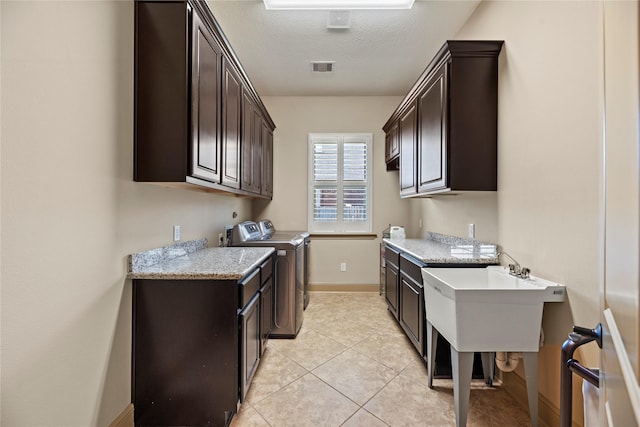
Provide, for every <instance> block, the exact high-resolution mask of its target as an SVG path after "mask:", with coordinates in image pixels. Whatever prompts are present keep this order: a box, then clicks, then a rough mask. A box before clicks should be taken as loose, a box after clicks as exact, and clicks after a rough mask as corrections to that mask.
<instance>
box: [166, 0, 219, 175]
mask: <svg viewBox="0 0 640 427" xmlns="http://www.w3.org/2000/svg"><path fill="white" fill-rule="evenodd" d="M191 40H192V51H191V62H192V64H191V67H192V75H191V171H190V173H191V175H193V176H195V177H198V178H202V179H206V180H209V181H213V182H220V153H221V144H220V134H219V129H220V126H219V114H218V113H219V110H218V105H219V101H220V72H221V71H220V70H221V61H222V53H221V49H220V46H219V45H218V43H217V42H216V40H215V39H214V38H213V35H212V34H211V32H210V31H209V29H208V28H207V26H206V25H205V24H204V23H203V22H202V21H201V20H200V17H199V16H198V14H197V13H196V12H195V11H193V23H192V27H191ZM171 160H172V159H167V161H171Z"/></svg>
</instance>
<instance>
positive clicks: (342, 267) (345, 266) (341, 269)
mask: <svg viewBox="0 0 640 427" xmlns="http://www.w3.org/2000/svg"><path fill="white" fill-rule="evenodd" d="M340 271H347V263H346V262H341V263H340Z"/></svg>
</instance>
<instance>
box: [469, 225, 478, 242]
mask: <svg viewBox="0 0 640 427" xmlns="http://www.w3.org/2000/svg"><path fill="white" fill-rule="evenodd" d="M469 238H470V239H475V238H476V225H475V224H469Z"/></svg>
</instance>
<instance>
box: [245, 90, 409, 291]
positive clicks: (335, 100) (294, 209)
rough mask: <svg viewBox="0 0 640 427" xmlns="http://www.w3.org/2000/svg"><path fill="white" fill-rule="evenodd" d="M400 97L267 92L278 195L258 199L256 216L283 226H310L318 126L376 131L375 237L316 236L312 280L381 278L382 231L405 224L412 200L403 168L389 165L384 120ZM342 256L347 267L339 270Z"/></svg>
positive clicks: (376, 280)
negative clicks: (312, 148)
mask: <svg viewBox="0 0 640 427" xmlns="http://www.w3.org/2000/svg"><path fill="white" fill-rule="evenodd" d="M400 101H401V97H396V96H391V97H384V96H380V97H379V96H364V97H275V96H270V97H264V98H263V102H264V103H265V105H266V107H267V109H268V110H269V114H271V116H272V117H273V120H274V121H275V123H276V126H277V128H276V131H275V133H274V165H275V166H274V173H273V175H274V176H273V182H274V197H273V201H271V202H270V203H268V202H263V201H256V202H254V206H253V211H254V212H253V213H254V216H255V217H256V218H255V219H260V218H270V219H271V220H272V221H273V222H274V223H275V225H276V227H278V228H279V229H282V230H303V229H306V228H307V183H308V180H307V169H308V166H307V145H308V134H309V133H313V132H318V133H322V132H365V133H373V147H374V148H373V159H372V161H373V232H374V233H377V234H378V237H377V238H376V239H372V238H361V239H352V238H350V239H344V238H339V239H326V238H322V239H318V238H316V239H312V245H311V257H310V258H311V265H310V270H311V277H310V282H311V284H313V285H320V284H334V285H335V284H337V285H343V284H349V285H352V284H357V285H361V284H377V283H379V272H378V264H377V260H378V259H379V255H378V251H379V247H378V245H379V243H380V237H381V234H380V233H381V231H382V230H383V229H384V228H386V227H388V225H389V224H390V223H393V224H406V223H408V219H409V206H408V204H407V203H402V201H401V200H400V195H399V190H398V173H397V172H387V171H386V169H385V165H384V132H383V131H382V126H383V125H384V123H385V122H386V121H387V119H388V118H389V117H390V116H391V113H393V111H394V110H395V108H396V107H397V106H398V104H399V103H400ZM341 262H346V263H347V271H346V272H340V271H339V270H340V269H339V266H340V263H341Z"/></svg>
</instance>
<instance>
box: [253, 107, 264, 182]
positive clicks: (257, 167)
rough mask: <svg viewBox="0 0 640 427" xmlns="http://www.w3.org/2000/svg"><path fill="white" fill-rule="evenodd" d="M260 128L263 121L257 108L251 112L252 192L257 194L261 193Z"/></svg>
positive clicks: (261, 135) (261, 136)
mask: <svg viewBox="0 0 640 427" xmlns="http://www.w3.org/2000/svg"><path fill="white" fill-rule="evenodd" d="M262 128H263V120H262V113H261V112H260V110H258V109H257V108H256V109H255V110H254V111H253V145H252V148H251V149H252V152H253V164H252V169H253V171H252V174H253V180H254V191H255V192H256V193H258V194H261V193H262V186H263V184H262V179H263V177H262V168H263V165H262V163H263V160H262V155H263V154H262V150H263V148H262V138H263V134H262Z"/></svg>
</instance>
